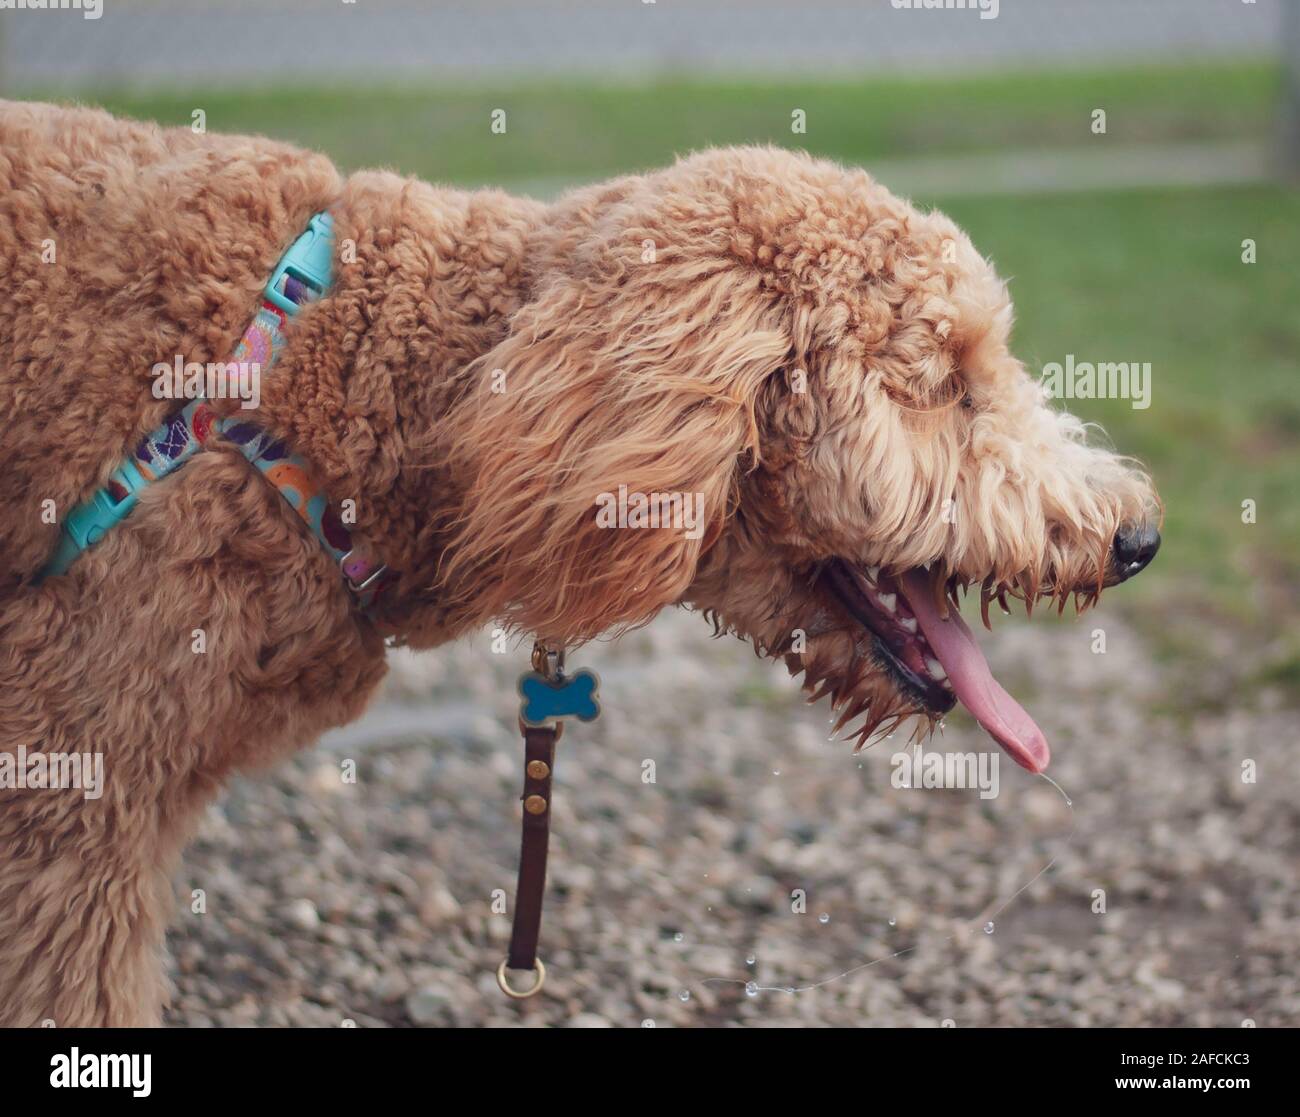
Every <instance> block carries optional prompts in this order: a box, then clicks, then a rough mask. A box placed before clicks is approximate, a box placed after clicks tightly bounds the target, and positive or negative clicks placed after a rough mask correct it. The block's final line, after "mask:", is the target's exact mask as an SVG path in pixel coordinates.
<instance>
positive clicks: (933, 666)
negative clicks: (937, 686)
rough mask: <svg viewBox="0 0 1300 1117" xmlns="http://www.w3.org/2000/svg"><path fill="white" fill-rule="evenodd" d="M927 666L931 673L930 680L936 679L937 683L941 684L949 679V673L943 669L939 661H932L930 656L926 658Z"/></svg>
mask: <svg viewBox="0 0 1300 1117" xmlns="http://www.w3.org/2000/svg"><path fill="white" fill-rule="evenodd" d="M925 666H926V670H928V671H929V672H930V678H932V679H934V680H935V682H940V683H941V682H943V681H944V679H946V678H947V677H948V672H947V671H945V670H944V669H943V664H942V663H940V662H939V661H938V660H937V659H931V658H930V656H926V657H925Z"/></svg>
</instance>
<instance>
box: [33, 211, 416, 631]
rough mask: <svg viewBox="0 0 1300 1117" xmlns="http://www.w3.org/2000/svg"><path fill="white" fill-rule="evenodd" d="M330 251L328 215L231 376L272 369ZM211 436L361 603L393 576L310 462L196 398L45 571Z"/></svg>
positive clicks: (266, 303)
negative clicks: (360, 541)
mask: <svg viewBox="0 0 1300 1117" xmlns="http://www.w3.org/2000/svg"><path fill="white" fill-rule="evenodd" d="M333 249H334V230H333V223H332V221H331V220H330V216H329V214H327V213H318V214H317V215H316V216H315V217H313V218H312V219H311V222H310V223H309V225H308V226H307V230H306V231H305V232H304V233H303V234H302V235H301V236H300V237H299V238H298V239H297V240H296V241H294V242H293V244H292V245H290V246H289V249H288V251H287V252H285V254H284V255H283V256H282V257H281V258H280V262H279V263H278V264H276V266H275V270H274V271H273V272H272V273H271V278H270V279H269V280H268V281H267V284H266V287H265V289H264V290H263V300H262V304H261V306H260V307H259V308H258V311H257V314H256V316H255V317H254V319H253V321H252V323H251V324H250V325H249V327H248V329H247V330H245V331H244V336H243V337H242V338H241V339H240V341H239V344H238V346H236V348H235V353H234V356H233V358H232V359H231V361H230V362H228V363H227V365H226V366H224V368H225V374H226V375H227V376H228V377H232V378H233V377H238V376H240V375H241V374H242V373H244V372H245V371H247V370H249V369H250V368H251V369H252V371H253V374H254V375H261V374H262V373H264V372H266V371H267V370H268V369H269V368H270V367H271V365H272V364H274V363H275V359H276V357H277V356H278V355H279V352H280V350H281V348H282V347H283V344H284V336H283V334H284V328H285V326H286V325H287V324H288V321H289V319H291V318H292V317H293V316H294V315H296V314H297V313H298V311H299V309H300V308H301V307H303V306H304V305H306V304H307V303H310V302H314V301H315V300H316V299H318V298H320V297H321V296H322V295H324V294H325V293H326V291H327V290H328V289H329V286H330V282H331V279H332V273H333ZM215 435H220V436H221V437H222V438H223V439H224V440H225V441H226V442H229V443H233V444H234V445H235V446H237V447H238V448H239V449H240V451H241V452H242V453H243V455H244V457H245V458H247V459H248V461H249V462H250V463H252V464H253V465H254V466H256V467H257V469H258V470H260V471H261V473H262V474H263V475H264V476H265V477H266V478H267V479H268V480H269V481H270V482H271V483H272V484H273V485H274V486H275V487H276V488H277V489H278V490H279V492H280V495H281V496H283V497H284V498H285V499H286V500H287V501H288V502H289V504H290V505H292V507H293V509H294V511H296V512H297V513H298V515H299V516H300V517H301V518H302V520H303V522H304V523H305V524H306V525H307V527H308V528H310V529H311V531H312V533H313V534H314V535H315V536H316V538H317V539H319V540H320V542H321V545H322V546H323V547H324V548H325V551H326V553H328V554H329V555H330V557H331V558H332V559H333V560H334V561H335V562H336V563H338V565H339V568H340V570H341V571H342V574H343V578H344V581H345V582H346V584H347V586H348V589H349V590H351V591H352V593H353V595H354V596H355V597H356V599H357V601H358V603H359V604H360V606H361V607H362V608H363V609H364V608H367V607H369V606H370V605H371V604H372V603H373V601H374V598H375V597H376V595H377V594H378V593H379V592H380V591H381V590H382V589H383V588H385V587H386V586H387V585H388V584H389V583H390V582H391V581H392V578H393V577H394V575H393V573H392V572H391V571H389V569H388V567H386V566H385V565H384V564H382V563H380V562H377V561H375V560H374V559H372V558H370V557H368V556H366V555H365V554H363V553H361V551H360V549H359V548H357V547H354V546H353V543H352V536H351V533H350V532H349V531H348V529H347V527H346V526H345V525H344V523H343V520H342V518H341V517H340V516H339V515H338V513H337V512H336V510H335V509H334V507H333V506H332V505H331V504H330V502H329V499H328V497H327V496H326V494H325V493H324V491H323V490H322V489H321V488H320V486H319V485H318V484H317V483H316V482H315V480H314V479H313V477H312V472H311V470H310V468H309V466H308V464H307V462H306V461H305V460H304V459H303V458H301V457H299V456H298V455H296V454H292V453H290V452H289V450H288V448H287V447H286V446H285V445H284V443H283V442H281V441H279V440H278V439H274V438H272V437H271V436H270V435H268V434H267V433H266V432H265V431H263V430H261V429H259V428H258V427H256V426H255V425H254V424H252V423H249V422H247V421H246V420H245V419H244V418H242V416H234V415H232V416H227V417H222V416H220V415H218V414H217V413H216V412H215V411H214V410H213V409H212V406H211V404H210V403H209V402H208V401H207V400H206V399H205V398H204V397H203V396H202V395H200V396H198V397H197V398H195V399H192V400H191V401H190V402H189V403H187V404H186V405H185V406H184V407H183V408H182V409H181V410H180V411H179V412H177V413H176V414H175V415H173V416H172V417H171V419H169V420H168V421H167V422H166V423H164V424H163V425H162V426H160V427H159V428H158V429H157V430H155V431H153V432H152V433H150V434H149V435H147V436H146V437H145V438H144V440H143V441H142V442H141V443H140V445H139V446H137V447H136V450H135V453H134V454H133V455H132V456H131V457H130V458H128V459H127V460H126V461H124V462H123V463H122V464H121V465H119V466H118V467H117V468H116V469H114V470H113V472H112V473H110V474H109V475H108V480H107V482H106V483H105V484H104V485H103V486H102V487H101V488H99V489H96V490H95V491H94V492H93V493H91V495H90V497H89V498H88V499H87V500H85V501H84V502H83V503H81V504H79V505H78V506H77V507H76V508H74V509H73V510H72V511H71V512H69V513H68V515H67V516H66V517H65V518H64V521H63V525H62V527H63V530H62V533H61V535H60V539H59V546H58V550H57V551H56V552H55V554H54V557H53V558H52V559H51V560H50V563H49V565H48V566H47V567H46V569H45V571H44V574H45V575H57V574H63V573H65V572H66V571H67V569H68V568H69V567H70V566H71V565H72V563H73V562H74V561H75V560H76V559H77V557H78V556H79V555H80V554H81V553H82V552H83V551H85V550H87V549H89V548H90V547H92V546H94V544H96V543H98V542H99V540H100V539H102V538H103V537H104V535H105V534H107V532H108V531H109V529H110V528H112V527H113V526H114V525H115V524H117V523H119V522H120V521H121V520H122V519H123V518H124V517H125V516H126V515H127V513H129V512H130V511H131V509H132V508H134V507H135V505H136V503H137V502H138V500H139V498H140V493H141V492H142V491H143V490H144V489H146V488H148V487H149V486H150V485H152V484H154V483H155V482H157V481H160V480H161V479H162V478H164V477H166V476H167V475H168V474H169V473H172V472H174V471H175V470H176V469H178V468H179V467H180V466H182V465H183V464H184V463H185V462H187V461H189V459H190V458H192V457H193V456H194V455H195V454H196V453H198V452H199V450H201V449H203V448H204V447H205V446H207V445H208V444H209V443H210V442H211V440H212V439H213V437H214V436H215Z"/></svg>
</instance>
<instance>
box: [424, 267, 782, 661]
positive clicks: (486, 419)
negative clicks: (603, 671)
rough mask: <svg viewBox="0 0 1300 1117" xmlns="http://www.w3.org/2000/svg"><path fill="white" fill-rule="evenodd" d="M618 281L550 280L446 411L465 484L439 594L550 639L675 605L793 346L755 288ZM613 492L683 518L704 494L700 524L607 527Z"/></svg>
mask: <svg viewBox="0 0 1300 1117" xmlns="http://www.w3.org/2000/svg"><path fill="white" fill-rule="evenodd" d="M620 263H622V262H620ZM616 271H617V274H601V275H599V276H595V275H593V274H591V273H590V272H589V273H588V274H586V275H580V276H573V275H563V276H558V277H554V278H552V279H551V280H550V281H549V282H548V283H546V284H545V285H544V286H543V287H542V288H541V289H540V290H539V292H538V294H537V297H536V298H535V300H534V301H533V302H531V303H529V304H528V305H526V306H524V307H523V308H522V309H521V310H520V311H518V312H517V313H516V315H515V317H514V318H513V320H512V322H511V330H510V333H509V335H508V336H507V337H506V339H505V340H504V341H502V342H501V343H500V344H499V345H498V346H497V347H496V348H495V349H493V350H492V351H491V352H489V353H488V354H486V355H485V356H484V357H483V358H481V359H480V360H478V361H476V362H475V363H474V365H472V366H470V368H469V369H468V370H467V373H466V377H465V383H464V385H463V386H462V394H461V396H460V397H459V400H458V403H457V404H456V406H455V407H454V409H453V411H452V413H451V414H450V415H449V416H448V429H449V430H450V431H451V432H452V435H451V438H452V442H453V447H452V449H451V451H450V461H449V463H448V464H449V465H450V467H451V469H452V471H453V475H454V476H456V477H457V478H460V479H463V481H464V484H465V485H466V491H465V498H464V505H463V508H462V510H461V515H460V519H459V521H458V523H457V524H456V530H455V534H454V538H453V539H452V541H451V544H450V546H449V547H448V548H447V550H446V552H445V557H444V562H443V564H442V570H441V573H442V579H441V581H442V586H443V590H444V592H446V593H447V594H448V595H449V597H450V598H451V599H453V600H460V601H462V602H464V603H466V604H468V603H469V602H470V601H471V600H472V602H473V607H474V610H475V612H479V615H487V616H492V617H499V618H501V619H503V620H505V621H506V622H508V623H510V624H511V625H513V626H514V627H516V628H518V629H521V630H523V631H526V632H531V633H534V634H537V635H539V636H544V637H548V638H555V639H565V640H571V641H572V640H580V639H585V638H589V637H592V636H595V635H597V634H599V633H601V632H605V631H608V630H610V629H617V628H620V627H625V626H628V625H632V624H637V623H640V622H643V621H645V620H648V619H649V618H650V617H652V616H653V615H654V614H655V612H657V611H658V610H659V609H660V608H662V607H663V606H664V605H667V604H670V603H672V602H675V601H677V600H678V599H679V598H680V597H681V595H682V593H683V591H684V590H685V589H686V588H687V586H688V585H689V584H690V583H691V580H692V578H693V577H694V573H695V568H696V564H697V562H698V560H699V558H700V556H701V554H703V553H704V552H705V551H706V550H707V549H708V548H709V546H710V545H711V544H712V542H713V541H714V540H716V538H717V537H718V535H719V533H720V532H721V531H722V529H723V527H724V525H725V523H726V520H727V517H728V516H729V515H730V514H731V511H732V506H733V503H734V498H735V491H736V480H737V473H738V470H739V469H741V468H743V466H744V464H746V463H752V462H756V461H757V456H758V445H757V443H758V429H759V427H758V422H757V416H756V413H755V412H756V408H757V407H758V406H759V399H760V394H761V388H762V385H763V383H764V381H765V380H766V378H768V377H769V376H770V375H771V374H772V373H774V372H775V371H777V370H778V369H779V368H780V367H781V365H782V362H783V359H784V358H785V357H786V355H787V352H788V348H789V343H788V341H787V340H786V339H785V338H784V336H783V335H782V334H781V333H779V332H777V331H776V330H774V329H771V328H766V327H765V319H766V315H767V313H768V307H769V303H768V302H767V301H766V300H764V299H762V298H761V297H760V291H759V288H758V280H757V277H750V276H746V275H743V274H742V273H739V272H738V271H737V270H736V269H734V268H732V267H728V266H722V267H719V268H717V269H716V270H714V271H713V272H712V273H705V274H701V273H700V272H699V270H697V269H691V270H689V271H688V270H687V269H685V268H683V269H682V270H681V272H679V273H677V274H675V275H674V269H673V268H672V267H671V265H670V266H669V267H667V268H656V267H654V266H650V267H641V268H639V269H638V268H637V267H636V266H635V265H632V266H631V267H622V266H620V267H619V268H617V269H616ZM620 486H622V487H624V488H623V490H622V491H625V492H626V494H627V498H628V504H629V506H633V505H634V504H635V503H636V501H637V499H638V497H639V496H642V495H644V496H645V497H647V498H651V497H652V494H666V495H668V496H669V497H670V498H678V497H679V498H680V499H681V500H682V501H684V502H685V503H684V504H680V503H679V504H678V505H676V507H679V508H685V509H686V510H688V511H690V510H694V509H695V508H696V507H698V505H699V502H700V501H701V500H702V515H701V516H700V519H699V522H697V523H696V524H694V527H693V529H692V528H691V527H689V526H687V527H683V521H681V520H678V522H677V523H676V524H672V523H670V524H668V525H667V526H659V527H633V526H627V527H618V526H610V520H611V516H610V515H608V514H604V515H598V513H601V511H602V507H604V508H606V509H608V507H609V506H610V504H611V503H612V502H615V501H617V498H618V494H619V493H620ZM663 507H666V506H663Z"/></svg>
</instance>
